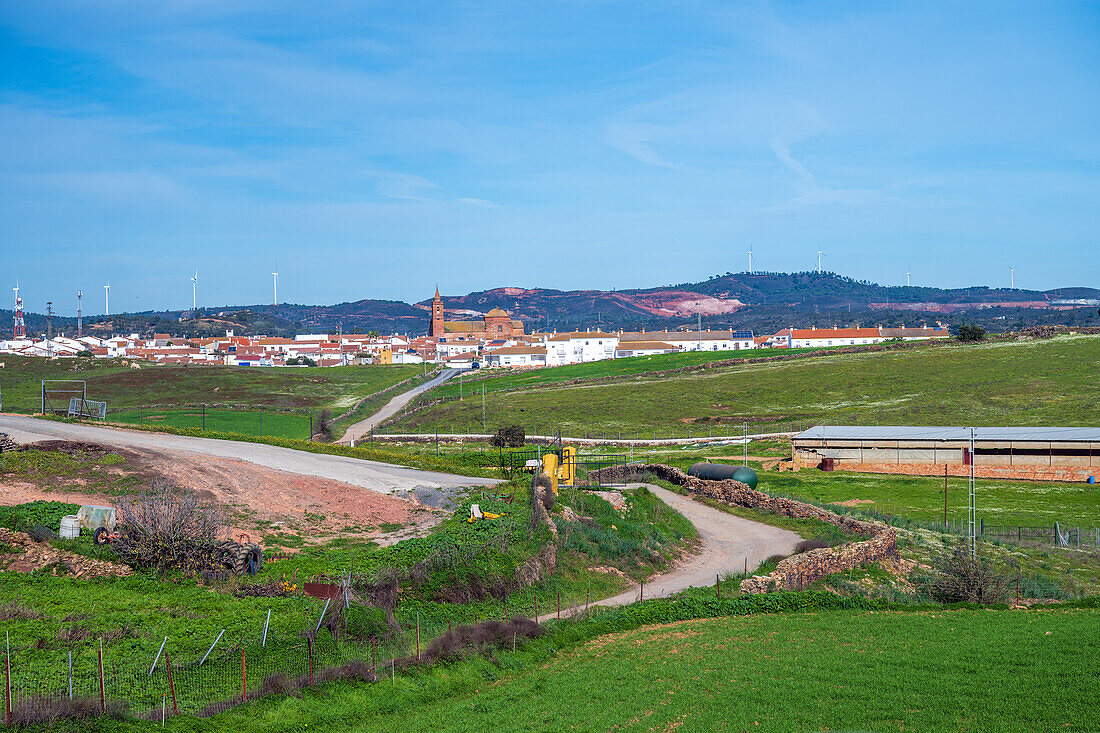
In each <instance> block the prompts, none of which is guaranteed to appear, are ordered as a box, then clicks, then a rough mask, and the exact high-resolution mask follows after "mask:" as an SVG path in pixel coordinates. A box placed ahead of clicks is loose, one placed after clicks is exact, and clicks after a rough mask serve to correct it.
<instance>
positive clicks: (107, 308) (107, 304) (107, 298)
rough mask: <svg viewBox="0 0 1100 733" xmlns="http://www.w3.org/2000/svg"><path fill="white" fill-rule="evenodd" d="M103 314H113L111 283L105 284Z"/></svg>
mask: <svg viewBox="0 0 1100 733" xmlns="http://www.w3.org/2000/svg"><path fill="white" fill-rule="evenodd" d="M103 302H104V305H103V315H105V316H109V315H111V283H107V284H106V285H104V286H103Z"/></svg>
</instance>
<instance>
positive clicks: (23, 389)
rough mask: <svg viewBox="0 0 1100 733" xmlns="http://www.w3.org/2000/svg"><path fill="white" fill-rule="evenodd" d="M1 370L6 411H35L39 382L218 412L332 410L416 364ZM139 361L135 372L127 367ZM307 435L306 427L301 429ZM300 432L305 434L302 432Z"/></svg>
mask: <svg viewBox="0 0 1100 733" xmlns="http://www.w3.org/2000/svg"><path fill="white" fill-rule="evenodd" d="M4 362H5V366H4V369H3V370H0V388H2V390H3V399H4V409H5V410H6V411H8V412H23V413H31V412H37V411H38V410H39V409H40V402H39V395H40V390H41V380H43V379H68V380H84V381H86V382H87V383H88V399H92V400H102V401H106V402H107V406H108V409H110V410H119V409H121V410H134V411H136V410H137V409H138V408H139V407H141V408H144V407H180V406H187V405H203V404H206V405H211V406H218V407H220V408H223V409H238V410H270V411H288V412H291V411H299V412H306V411H309V410H317V409H320V408H323V407H327V408H329V409H331V410H333V411H335V412H336V413H338V414H339V413H342V412H344V411H345V410H348V409H350V408H351V407H353V406H354V405H355V403H356V402H357V401H358V400H360V399H362V398H364V397H366V396H368V395H371V394H373V393H375V392H377V391H379V390H382V389H385V388H387V387H390V386H392V385H394V384H397V383H398V382H401V381H403V380H406V379H409V378H410V377H414V376H416V375H417V374H419V373H420V372H421V371H422V370H423V369H422V367H420V366H410V365H370V366H347V367H286V368H283V367H279V368H275V367H238V366H220V365H209V366H207V365H156V364H152V363H147V362H133V361H132V360H128V359H91V358H82V359H54V360H46V359H34V358H28V357H7V358H6V359H4ZM132 364H137V365H138V367H139V368H138V369H133V368H132V366H131V365H132ZM307 430H308V428H307ZM304 432H305V431H303V434H304Z"/></svg>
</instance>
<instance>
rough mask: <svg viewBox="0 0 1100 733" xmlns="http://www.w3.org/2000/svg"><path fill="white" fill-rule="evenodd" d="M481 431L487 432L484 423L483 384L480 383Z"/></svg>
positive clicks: (487, 428) (486, 426)
mask: <svg viewBox="0 0 1100 733" xmlns="http://www.w3.org/2000/svg"><path fill="white" fill-rule="evenodd" d="M481 430H482V432H486V431H488V430H489V427H488V425H486V423H485V382H482V383H481Z"/></svg>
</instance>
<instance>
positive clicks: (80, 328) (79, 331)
mask: <svg viewBox="0 0 1100 733" xmlns="http://www.w3.org/2000/svg"><path fill="white" fill-rule="evenodd" d="M83 299H84V291H83V290H77V291H76V337H77V338H81V337H83V336H84V309H83V307H82V304H81V301H82V300H83Z"/></svg>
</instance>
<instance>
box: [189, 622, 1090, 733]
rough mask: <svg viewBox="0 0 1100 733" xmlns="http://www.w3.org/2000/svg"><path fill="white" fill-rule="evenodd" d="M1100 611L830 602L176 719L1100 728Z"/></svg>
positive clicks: (369, 726)
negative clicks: (1099, 658)
mask: <svg viewBox="0 0 1100 733" xmlns="http://www.w3.org/2000/svg"><path fill="white" fill-rule="evenodd" d="M1098 624H1100V611H1098V610H1097V609H1094V608H1085V609H1052V610H1035V611H1007V610H1001V611H988V610H941V611H920V612H900V613H899V612H888V611H887V612H884V611H865V610H864V611H856V610H852V611H845V610H837V611H829V612H813V613H781V614H758V615H748V616H735V617H728V618H715V619H702V620H693V621H682V622H676V623H671V624H662V625H651V626H644V627H642V628H637V629H633V630H629V631H625V632H621V633H616V634H611V635H606V636H602V637H598V638H596V639H594V640H593V641H590V642H588V643H587V644H584V645H583V646H580V647H578V648H572V649H570V648H567V649H566V650H564V651H560V652H559V653H557V655H556V656H548V655H553V652H552V651H548V650H547V647H548V646H553V645H557V644H559V643H560V640H559V639H558V638H557V637H556V635H553V634H552V635H551V637H550V638H549V639H548V640H547V641H546V642H539V641H537V642H534V643H533V644H532V645H531V649H530V650H519V651H517V652H516V653H511V652H510V651H506V652H503V653H501V654H500V655H499V656H498V658H497V659H496V660H495V662H493V663H490V662H486V661H480V660H473V661H470V662H464V663H461V664H458V665H455V666H453V667H449V668H443V669H438V670H433V671H430V672H425V673H420V674H414V675H413V676H411V677H399V678H398V679H397V680H396V681H395V682H390V681H389V680H384V681H381V682H379V683H376V684H373V685H363V684H360V685H352V684H342V685H337V686H334V687H331V688H329V689H325V690H320V691H308V692H305V693H304V694H303V696H302V697H301V698H293V697H291V698H285V697H273V698H269V699H266V700H263V701H260V702H259V703H254V704H250V705H248V706H245V707H242V708H238V709H235V710H233V711H230V712H229V713H225V714H223V715H220V716H218V717H216V718H214V719H212V720H208V721H202V720H195V719H188V718H185V719H181V720H178V721H172V722H171V723H170V725H169V728H173V729H175V730H203V731H213V730H229V729H232V730H239V731H251V730H257V731H259V730H263V731H291V730H304V729H306V727H307V726H308V728H310V729H312V728H314V727H316V728H319V729H324V730H329V731H345V730H347V731H350V730H382V731H483V730H502V731H559V730H578V731H605V730H620V729H622V730H662V731H663V730H680V731H716V730H732V731H740V730H753V731H755V730H760V731H801V730H875V731H901V730H907V731H913V730H919V731H1035V730H1091V729H1092V728H1094V727H1095V724H1096V721H1097V720H1098V719H1100V701H1098V700H1097V697H1096V696H1095V695H1094V694H1092V691H1093V689H1094V687H1095V675H1096V665H1095V663H1094V662H1093V659H1094V658H1095V654H1096V653H1097V652H1100V637H1098V636H1097V634H1096V633H1095V630H1096V628H1097V627H1098Z"/></svg>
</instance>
